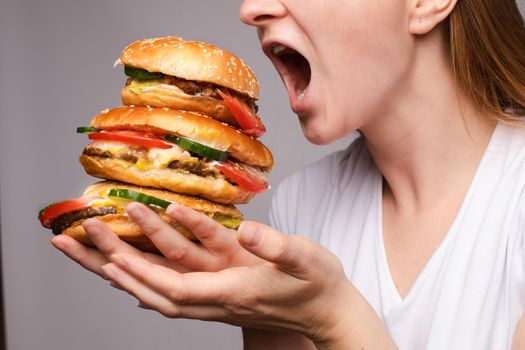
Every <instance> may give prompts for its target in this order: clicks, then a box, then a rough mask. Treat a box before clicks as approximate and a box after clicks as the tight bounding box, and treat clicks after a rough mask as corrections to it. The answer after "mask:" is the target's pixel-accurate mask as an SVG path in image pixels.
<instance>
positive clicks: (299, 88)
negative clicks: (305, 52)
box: [280, 53, 312, 94]
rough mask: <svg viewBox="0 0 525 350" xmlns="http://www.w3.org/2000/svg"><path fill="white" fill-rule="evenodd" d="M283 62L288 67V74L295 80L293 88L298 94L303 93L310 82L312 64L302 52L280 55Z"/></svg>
mask: <svg viewBox="0 0 525 350" xmlns="http://www.w3.org/2000/svg"><path fill="white" fill-rule="evenodd" d="M280 59H281V60H282V62H283V63H284V64H285V65H286V67H287V69H288V74H289V75H290V77H291V78H292V80H293V84H294V86H293V88H294V89H295V91H296V93H297V94H301V93H302V92H303V91H304V90H305V89H306V88H307V87H308V84H310V77H311V74H312V72H311V70H310V64H309V63H308V61H307V60H306V58H304V57H303V56H302V55H301V54H298V53H287V54H284V55H282V56H280Z"/></svg>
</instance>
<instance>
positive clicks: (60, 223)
mask: <svg viewBox="0 0 525 350" xmlns="http://www.w3.org/2000/svg"><path fill="white" fill-rule="evenodd" d="M109 214H117V208H115V207H110V206H106V207H91V208H86V209H81V210H77V211H72V212H69V213H65V214H62V215H61V216H59V217H57V218H56V219H55V220H53V222H52V223H51V230H52V231H53V234H54V235H59V234H61V233H62V231H64V230H65V229H66V228H68V227H69V226H71V225H72V224H73V223H74V222H76V221H80V220H85V219H89V218H92V217H95V216H102V215H109Z"/></svg>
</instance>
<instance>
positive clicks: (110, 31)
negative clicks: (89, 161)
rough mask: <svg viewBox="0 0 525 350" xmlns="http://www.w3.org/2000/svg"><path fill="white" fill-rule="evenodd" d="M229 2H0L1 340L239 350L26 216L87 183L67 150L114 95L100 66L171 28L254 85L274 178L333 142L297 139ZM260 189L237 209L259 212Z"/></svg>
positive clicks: (264, 209)
mask: <svg viewBox="0 0 525 350" xmlns="http://www.w3.org/2000/svg"><path fill="white" fill-rule="evenodd" d="M240 4H241V1H240V0H200V1H198V0H192V1H176V0H148V1H143V0H141V1H136V0H129V1H124V0H110V1H108V0H105V1H103V0H92V1H73V0H33V1H30V0H7V1H6V0H0V117H1V120H0V152H1V153H0V154H1V161H2V162H1V164H0V181H1V182H0V189H1V193H0V194H1V197H0V199H1V204H2V206H1V220H0V222H1V230H2V231H1V232H2V255H3V264H2V265H3V273H4V286H5V304H6V321H7V336H8V338H7V343H8V349H9V350H32V349H40V350H47V349H53V350H57V349H58V350H61V349H75V350H82V349H86V350H87V349H89V350H91V349H115V350H119V349H127V350H133V349H215V350H220V349H240V348H241V337H240V331H239V330H238V329H237V328H235V327H231V326H225V325H220V324H217V323H204V322H198V321H187V320H170V319H165V318H163V317H162V316H160V315H158V314H156V313H153V312H150V311H144V310H141V309H138V308H136V307H135V306H136V301H135V300H133V299H132V298H131V297H129V296H128V295H126V294H124V293H122V292H120V291H117V290H115V289H113V288H110V287H109V286H108V283H107V282H105V281H103V280H102V279H100V278H98V277H97V276H95V275H92V274H91V273H88V272H86V271H84V270H83V269H82V268H81V267H79V266H77V265H76V264H74V263H73V262H72V261H70V260H69V259H67V258H66V257H64V256H63V255H62V254H61V253H60V252H58V251H56V250H54V249H53V248H52V247H51V246H50V244H49V243H48V240H49V238H50V237H51V233H50V231H48V230H45V229H43V228H41V227H40V225H39V223H38V221H37V220H36V216H37V212H38V210H39V209H40V208H41V207H43V206H45V205H46V204H49V203H51V202H53V201H57V200H61V199H66V198H73V197H76V196H77V195H79V194H80V193H81V192H82V190H83V189H84V188H85V187H86V186H87V185H88V184H90V183H92V182H94V179H93V178H90V177H89V176H88V175H86V174H85V173H84V172H83V169H82V167H81V166H80V164H79V163H78V160H77V158H78V156H79V154H80V152H81V151H82V148H83V146H84V145H85V144H86V138H85V137H83V136H82V135H77V134H76V133H75V128H76V127H77V126H80V125H86V124H87V123H88V122H89V120H90V119H91V118H92V116H93V115H95V114H96V113H98V112H99V111H101V110H103V109H105V108H108V107H112V106H116V105H119V103H120V101H119V92H120V89H121V87H122V85H123V84H124V81H125V78H124V75H123V72H122V67H119V68H115V69H114V68H112V64H113V62H114V61H115V59H116V58H117V57H118V56H119V54H120V51H121V50H122V48H123V47H124V46H125V45H127V44H128V43H130V42H132V41H134V40H137V39H140V38H143V37H155V36H165V35H180V36H183V37H185V38H187V39H194V40H205V41H209V42H212V43H215V44H217V45H219V46H222V47H224V48H226V49H229V50H231V51H233V52H235V53H237V54H238V55H239V56H241V57H243V58H244V59H245V60H246V61H247V63H248V64H250V65H251V66H252V68H253V69H254V71H255V73H256V74H257V76H258V78H259V80H260V84H261V101H260V107H261V115H263V117H264V120H265V123H266V125H267V127H268V133H267V136H265V137H264V139H263V141H264V142H265V143H266V145H268V147H269V148H270V149H271V150H272V151H273V152H274V155H275V158H276V168H275V170H274V171H273V172H272V176H271V181H272V184H273V185H274V188H275V187H276V185H277V184H278V183H279V182H280V181H281V180H282V179H283V178H284V177H285V176H286V175H287V174H290V173H291V172H292V171H293V170H294V169H296V168H298V167H300V166H301V165H303V164H305V163H307V162H311V161H313V160H315V159H318V158H320V157H321V156H323V155H325V154H327V153H328V152H330V151H332V150H334V149H338V148H341V147H344V144H345V142H347V141H341V142H340V143H338V144H336V145H332V146H330V147H317V146H312V145H310V144H308V143H307V141H305V140H304V138H303V136H302V133H301V131H300V127H299V124H298V122H297V118H296V116H295V115H294V114H293V113H292V112H291V110H290V108H289V105H288V97H287V94H286V92H285V89H284V87H283V85H282V83H281V81H280V79H279V77H278V75H277V73H276V72H275V70H274V68H273V66H272V65H271V63H270V62H269V60H267V59H266V57H265V56H264V55H263V54H262V52H261V50H260V47H259V42H258V40H257V36H256V34H255V30H254V29H253V28H250V27H247V26H245V25H243V24H242V23H241V22H240V20H239V19H238V8H239V5H240ZM271 194H272V193H271V191H270V192H268V193H266V194H264V195H261V196H259V197H257V198H256V199H254V200H253V201H252V202H251V203H250V204H249V205H246V206H242V207H241V208H240V209H241V210H242V211H243V212H244V214H245V216H246V217H247V218H250V219H254V220H258V221H260V222H266V221H267V213H268V208H269V204H270V199H271Z"/></svg>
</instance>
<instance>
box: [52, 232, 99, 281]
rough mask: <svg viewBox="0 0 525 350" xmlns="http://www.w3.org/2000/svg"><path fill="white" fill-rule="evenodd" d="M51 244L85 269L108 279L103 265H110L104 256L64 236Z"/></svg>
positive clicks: (53, 239)
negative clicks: (102, 267)
mask: <svg viewBox="0 0 525 350" xmlns="http://www.w3.org/2000/svg"><path fill="white" fill-rule="evenodd" d="M51 244H52V245H53V246H54V247H55V248H57V249H58V250H60V251H61V252H62V253H64V254H65V255H67V256H68V257H69V258H71V259H73V260H74V261H76V262H77V263H79V264H80V265H82V266H83V267H84V268H85V269H87V270H89V271H91V272H94V273H96V274H97V275H99V276H101V277H102V278H105V279H107V276H106V275H105V274H104V272H103V271H102V269H101V266H102V265H104V264H107V263H108V259H107V258H106V257H105V256H104V254H102V253H100V252H99V251H97V250H96V249H93V248H89V247H87V246H85V245H84V244H82V243H80V242H78V241H77V240H75V239H74V238H72V237H69V236H67V235H64V234H62V235H58V236H55V237H53V238H52V239H51Z"/></svg>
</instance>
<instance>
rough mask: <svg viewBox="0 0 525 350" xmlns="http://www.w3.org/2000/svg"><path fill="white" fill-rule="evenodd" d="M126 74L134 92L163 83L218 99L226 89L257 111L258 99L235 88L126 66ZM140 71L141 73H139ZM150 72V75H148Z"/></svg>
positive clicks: (185, 91) (186, 92)
mask: <svg viewBox="0 0 525 350" xmlns="http://www.w3.org/2000/svg"><path fill="white" fill-rule="evenodd" d="M126 68H127V69H126V74H127V75H128V76H129V78H128V80H127V81H126V86H127V87H128V88H129V90H130V91H131V92H133V93H134V94H137V95H139V94H141V93H143V92H147V91H148V89H151V88H152V87H153V86H159V85H163V86H165V87H167V88H176V89H178V90H180V91H182V92H183V93H185V94H186V95H191V96H204V97H210V98H214V99H216V100H222V98H221V96H220V95H219V93H218V92H217V91H218V90H225V91H227V92H228V93H229V94H231V95H233V96H235V97H236V98H238V99H239V100H241V101H242V102H244V103H245V104H246V105H248V106H249V107H250V109H251V110H252V112H253V113H257V111H258V109H259V108H258V106H257V101H256V100H255V99H253V98H251V97H249V96H246V95H243V94H240V93H238V92H237V91H235V90H231V89H228V88H225V87H222V86H219V85H215V84H212V83H206V82H202V81H201V82H198V81H193V80H186V79H182V78H178V77H174V76H171V75H164V74H161V73H150V72H147V71H145V70H139V69H136V68H131V67H128V66H126ZM137 72H140V73H137ZM148 74H149V75H148Z"/></svg>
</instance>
